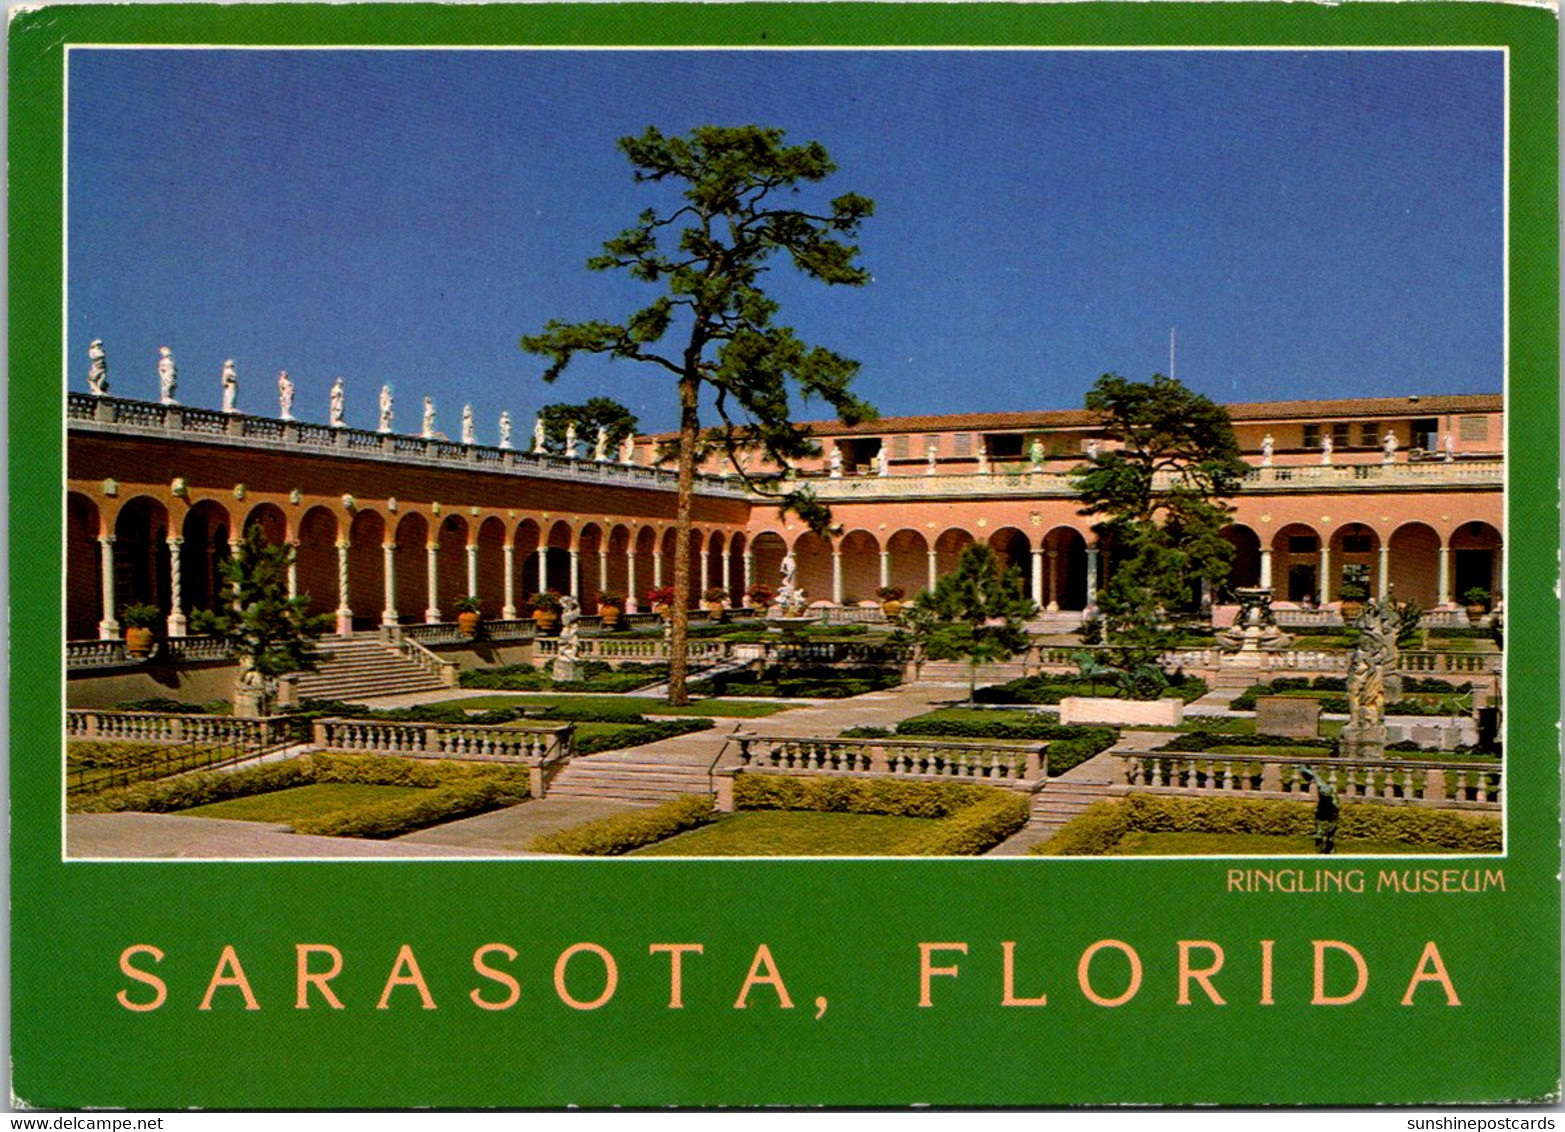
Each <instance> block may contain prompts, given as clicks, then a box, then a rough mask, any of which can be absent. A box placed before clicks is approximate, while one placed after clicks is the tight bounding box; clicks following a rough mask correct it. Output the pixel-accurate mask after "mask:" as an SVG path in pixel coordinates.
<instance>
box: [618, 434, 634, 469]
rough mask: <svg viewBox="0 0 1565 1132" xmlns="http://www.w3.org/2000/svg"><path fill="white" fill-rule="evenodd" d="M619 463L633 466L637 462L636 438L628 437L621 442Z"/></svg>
mask: <svg viewBox="0 0 1565 1132" xmlns="http://www.w3.org/2000/svg"><path fill="white" fill-rule="evenodd" d="M619 462H620V463H621V464H633V463H635V462H636V438H635V437H634V436H627V437H625V439H624V440H622V441H620V442H619Z"/></svg>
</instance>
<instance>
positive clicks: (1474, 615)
mask: <svg viewBox="0 0 1565 1132" xmlns="http://www.w3.org/2000/svg"><path fill="white" fill-rule="evenodd" d="M1488 612H1489V608H1488V606H1484V605H1469V606H1468V607H1467V619H1468V620H1469V621H1471V622H1472V623H1473V624H1474V625H1476V624H1478V622H1480V621H1482V620H1483V615H1484V614H1485V613H1488Z"/></svg>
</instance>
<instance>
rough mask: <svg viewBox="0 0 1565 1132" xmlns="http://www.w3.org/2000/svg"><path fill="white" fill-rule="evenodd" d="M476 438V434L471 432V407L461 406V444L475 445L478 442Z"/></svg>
mask: <svg viewBox="0 0 1565 1132" xmlns="http://www.w3.org/2000/svg"><path fill="white" fill-rule="evenodd" d="M476 436H477V434H476V433H475V432H474V430H473V406H471V405H463V406H462V443H463V444H476V443H478V441H477V439H476Z"/></svg>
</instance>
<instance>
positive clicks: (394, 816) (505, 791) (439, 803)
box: [293, 777, 527, 841]
mask: <svg viewBox="0 0 1565 1132" xmlns="http://www.w3.org/2000/svg"><path fill="white" fill-rule="evenodd" d="M526 798H527V788H526V785H525V784H523V786H522V789H521V793H520V795H518V794H517V793H516V791H515V790H514V789H512V788H510V787H508V786H506V785H505V784H503V783H501V782H500V781H498V780H496V779H493V778H477V777H475V778H473V779H472V780H470V781H467V782H463V783H461V784H459V785H454V786H441V787H437V788H435V789H433V790H421V791H420V792H419V793H417V794H414V795H411V796H409V797H405V798H396V799H393V800H391V801H388V802H376V803H373V804H371V805H367V806H356V807H354V808H353V809H348V810H337V811H335V812H333V813H329V814H322V815H320V816H319V817H313V818H299V819H298V820H296V821H295V822H294V823H293V828H294V832H295V833H310V834H315V835H317V836H321V837H365V838H371V839H373V840H380V841H383V840H386V839H387V838H391V837H400V836H402V835H403V834H404V833H413V832H414V831H416V830H420V829H425V828H427V827H429V826H432V825H439V824H440V823H442V822H448V821H454V820H456V819H457V818H465V817H471V816H473V815H474V814H482V813H487V812H488V811H490V810H497V809H500V808H501V807H502V806H514V805H515V804H516V803H518V802H522V801H525V800H526Z"/></svg>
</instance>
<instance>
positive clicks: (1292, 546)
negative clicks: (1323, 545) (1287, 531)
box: [1288, 535, 1320, 554]
mask: <svg viewBox="0 0 1565 1132" xmlns="http://www.w3.org/2000/svg"><path fill="white" fill-rule="evenodd" d="M1319 549H1320V540H1319V539H1318V538H1316V537H1315V536H1314V535H1289V536H1288V553H1289V554H1314V553H1315V552H1316V551H1317V550H1319Z"/></svg>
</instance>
